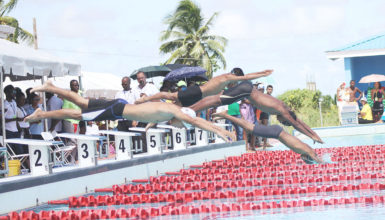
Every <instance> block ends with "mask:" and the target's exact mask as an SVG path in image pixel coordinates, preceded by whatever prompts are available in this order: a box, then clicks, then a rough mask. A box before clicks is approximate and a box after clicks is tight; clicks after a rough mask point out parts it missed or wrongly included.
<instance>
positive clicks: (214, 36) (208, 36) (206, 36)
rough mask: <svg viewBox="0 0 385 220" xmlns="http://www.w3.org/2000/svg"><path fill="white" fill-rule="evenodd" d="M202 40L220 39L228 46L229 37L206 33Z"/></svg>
mask: <svg viewBox="0 0 385 220" xmlns="http://www.w3.org/2000/svg"><path fill="white" fill-rule="evenodd" d="M202 40H203V41H208V40H214V41H219V42H221V43H222V44H223V46H224V47H225V46H227V42H228V40H227V38H225V37H222V36H218V35H205V36H202Z"/></svg>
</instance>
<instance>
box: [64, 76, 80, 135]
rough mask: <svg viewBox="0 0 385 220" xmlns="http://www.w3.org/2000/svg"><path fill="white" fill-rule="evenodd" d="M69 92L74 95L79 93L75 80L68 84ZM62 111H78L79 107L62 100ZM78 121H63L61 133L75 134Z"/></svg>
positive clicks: (77, 83)
mask: <svg viewBox="0 0 385 220" xmlns="http://www.w3.org/2000/svg"><path fill="white" fill-rule="evenodd" d="M70 88H71V91H72V92H74V93H79V82H78V81H77V80H75V79H74V80H71V82H70ZM62 108H63V109H79V110H80V107H79V106H77V105H75V104H74V103H73V102H70V101H68V100H67V99H64V100H63V107H62ZM78 124H79V120H74V119H64V120H63V125H62V126H63V129H62V130H63V132H64V133H77V127H78Z"/></svg>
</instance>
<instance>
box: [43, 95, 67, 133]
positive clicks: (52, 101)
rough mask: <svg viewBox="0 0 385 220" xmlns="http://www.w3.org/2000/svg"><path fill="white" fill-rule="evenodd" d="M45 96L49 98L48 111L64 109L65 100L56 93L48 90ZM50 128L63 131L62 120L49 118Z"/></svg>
mask: <svg viewBox="0 0 385 220" xmlns="http://www.w3.org/2000/svg"><path fill="white" fill-rule="evenodd" d="M45 97H46V98H47V111H54V110H59V109H62V107H63V100H61V99H60V98H59V97H57V96H56V95H54V94H53V93H50V92H46V93H45ZM48 130H49V131H56V132H57V133H58V132H61V131H62V120H56V119H48Z"/></svg>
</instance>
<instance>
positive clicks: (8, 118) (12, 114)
mask: <svg viewBox="0 0 385 220" xmlns="http://www.w3.org/2000/svg"><path fill="white" fill-rule="evenodd" d="M4 93H5V100H4V118H5V135H6V138H7V139H9V138H20V133H19V130H18V129H17V121H19V119H18V118H17V104H16V101H15V95H16V91H15V88H14V87H13V86H12V85H8V86H6V87H5V88H4ZM9 146H10V147H11V148H12V150H13V151H14V152H15V154H22V153H23V151H24V150H23V149H22V146H21V145H17V144H9Z"/></svg>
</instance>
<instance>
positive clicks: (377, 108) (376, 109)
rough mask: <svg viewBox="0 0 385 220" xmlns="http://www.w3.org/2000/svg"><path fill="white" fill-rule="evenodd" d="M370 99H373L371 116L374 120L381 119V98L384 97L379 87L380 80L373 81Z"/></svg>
mask: <svg viewBox="0 0 385 220" xmlns="http://www.w3.org/2000/svg"><path fill="white" fill-rule="evenodd" d="M371 95H372V100H373V109H372V111H373V117H374V121H378V120H380V119H381V116H382V113H384V105H383V102H382V100H383V99H384V97H385V93H384V90H382V88H381V83H380V82H375V83H374V88H373V89H372V91H371Z"/></svg>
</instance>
